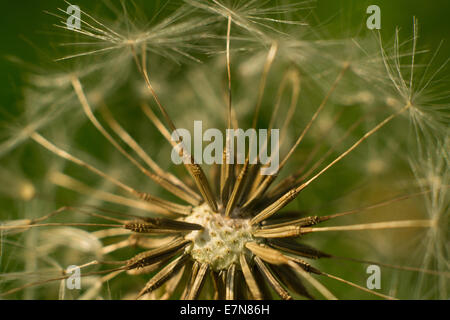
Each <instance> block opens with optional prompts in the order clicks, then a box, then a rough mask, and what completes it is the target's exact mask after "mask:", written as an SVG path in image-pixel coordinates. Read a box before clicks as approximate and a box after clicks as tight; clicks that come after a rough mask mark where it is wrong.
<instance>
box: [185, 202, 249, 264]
mask: <svg viewBox="0 0 450 320" xmlns="http://www.w3.org/2000/svg"><path fill="white" fill-rule="evenodd" d="M184 220H185V221H186V222H189V223H196V224H199V225H201V226H203V228H204V229H203V230H198V231H192V232H190V233H189V234H187V235H186V236H185V239H187V240H191V241H192V245H191V246H190V247H189V248H187V249H186V251H187V252H189V253H190V254H191V256H192V258H193V259H194V260H196V261H198V262H200V263H207V264H208V265H210V266H211V268H212V269H213V270H214V271H220V270H227V269H228V267H229V266H230V265H231V264H233V263H238V262H239V256H240V254H241V253H242V252H244V247H245V244H246V243H247V242H249V241H254V239H253V236H252V233H251V227H250V225H249V219H231V218H228V217H224V216H223V215H221V214H217V213H214V212H212V211H211V209H209V208H208V206H207V205H202V206H199V207H196V208H194V209H193V212H192V214H191V215H189V216H188V217H186V218H185V219H184Z"/></svg>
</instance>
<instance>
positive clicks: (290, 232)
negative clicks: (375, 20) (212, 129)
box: [0, 0, 450, 300]
mask: <svg viewBox="0 0 450 320" xmlns="http://www.w3.org/2000/svg"><path fill="white" fill-rule="evenodd" d="M168 3H169V2H168ZM66 4H67V5H72V4H71V3H66ZM312 4H313V3H312V2H310V1H305V2H300V3H298V2H295V3H290V2H289V1H286V4H278V3H276V4H274V5H272V2H270V1H263V3H261V2H259V1H219V0H212V1H197V0H186V1H183V2H181V4H179V6H177V7H176V8H175V9H171V7H170V6H169V10H166V11H168V13H164V15H163V14H161V12H163V11H162V10H163V9H167V8H166V7H165V6H163V7H162V8H161V11H158V12H159V14H161V15H162V17H161V18H159V17H158V15H156V17H154V18H153V19H149V20H145V18H143V19H144V23H143V24H141V25H143V27H141V25H140V24H139V23H138V22H139V21H138V20H134V18H133V15H132V14H131V13H129V12H128V10H129V7H128V6H127V5H125V4H122V8H120V9H118V8H115V7H114V9H111V11H112V12H113V13H115V14H116V15H117V16H118V18H117V20H113V21H108V19H106V18H105V19H104V20H105V21H104V20H103V19H102V18H101V17H96V16H95V17H94V15H93V14H90V13H88V12H86V11H84V10H83V7H82V6H80V8H81V12H80V16H81V20H80V27H79V28H69V27H67V25H66V20H67V19H68V16H67V15H68V13H67V12H66V11H65V10H63V9H60V10H59V11H58V13H50V14H52V15H54V16H55V17H56V18H57V19H59V20H60V24H58V25H57V27H59V28H62V29H64V30H63V31H64V32H65V33H70V34H71V35H73V36H74V37H75V40H73V42H69V43H64V50H66V49H67V48H71V49H69V53H68V54H66V55H64V56H62V57H60V58H58V59H57V62H58V63H68V67H67V68H68V69H69V70H70V71H63V72H57V73H55V74H51V73H47V72H45V73H46V74H45V75H43V74H34V75H33V76H31V80H30V81H31V83H32V86H33V89H29V91H27V93H26V94H27V97H28V99H27V100H26V101H25V103H30V101H31V104H32V105H33V108H34V109H33V108H32V109H31V111H27V112H30V114H29V116H30V118H29V119H31V121H28V122H27V123H26V125H24V126H18V129H17V128H15V130H12V134H11V136H10V137H9V138H8V139H6V140H5V141H4V142H2V143H1V144H0V155H4V154H9V153H14V149H16V148H21V145H22V144H30V145H33V147H38V150H39V153H40V154H41V156H42V154H44V151H45V152H46V153H45V155H44V156H43V157H48V156H50V157H51V158H48V160H46V161H44V162H47V163H46V165H48V166H46V168H45V170H43V171H45V174H44V176H45V177H44V178H43V179H42V180H43V181H44V182H43V183H39V185H41V186H45V188H42V189H36V188H37V187H35V186H34V185H33V183H32V182H28V181H27V179H22V180H21V179H18V178H16V177H14V176H13V173H8V172H6V171H5V172H2V171H3V169H1V170H0V176H2V177H8V178H9V177H10V176H11V179H12V180H14V181H16V183H17V184H16V185H15V187H17V188H16V189H15V191H14V196H15V197H17V198H19V199H20V200H21V201H34V200H32V199H34V198H37V199H38V200H39V201H42V203H47V204H48V202H49V201H48V199H47V198H50V202H51V203H54V204H56V203H59V202H60V199H59V195H58V191H57V190H59V189H60V188H61V189H68V190H69V191H75V193H78V194H81V195H83V198H77V197H78V196H73V195H72V196H70V197H69V198H71V200H72V201H73V202H67V200H66V199H65V196H62V198H63V200H62V202H63V205H62V206H60V207H57V206H56V207H55V208H53V209H52V210H48V206H44V207H46V209H45V210H47V211H46V212H45V213H42V211H41V212H39V214H38V213H37V212H36V213H33V214H30V215H28V214H25V215H24V216H23V217H22V218H21V219H10V220H9V219H5V220H3V218H2V224H1V225H0V232H1V241H2V252H7V251H9V250H10V247H11V248H13V247H17V248H18V250H23V251H24V252H27V251H35V252H31V253H26V254H24V257H25V258H24V262H20V263H16V265H18V266H21V265H22V266H24V268H23V270H25V271H23V272H19V271H18V270H19V269H17V270H15V271H9V272H3V271H2V273H1V274H0V276H1V277H2V278H3V279H4V280H2V282H1V283H0V285H1V286H0V288H1V289H0V297H2V298H11V297H15V298H17V297H21V294H22V293H23V294H25V296H26V295H27V294H28V295H30V296H31V297H33V296H34V294H35V293H36V291H35V290H40V289H39V288H43V287H45V286H49V287H51V288H54V289H55V290H54V291H53V292H54V293H55V294H51V295H56V296H57V297H59V298H62V299H63V298H65V297H66V294H68V293H67V291H68V290H67V289H66V285H65V284H66V280H67V279H69V278H70V277H71V274H70V273H69V274H68V273H67V270H66V267H65V266H68V265H74V264H75V265H76V266H78V267H79V269H80V271H81V273H80V276H81V278H82V287H83V291H82V293H80V295H79V298H81V299H93V298H103V297H104V295H105V290H106V289H105V287H108V288H109V284H110V283H111V284H112V283H113V282H115V281H117V283H118V284H117V286H116V287H114V288H113V289H112V291H113V292H114V290H117V292H120V297H121V298H127V299H188V300H192V299H199V298H200V299H269V298H276V299H285V300H290V299H293V298H302V299H303V298H306V299H337V298H339V295H338V294H337V293H335V290H334V289H335V288H339V289H338V291H339V292H341V290H344V291H345V290H355V291H351V292H352V293H354V292H357V293H358V294H359V293H363V294H365V295H366V296H364V297H368V298H374V297H376V298H383V299H397V298H402V297H403V296H405V297H413V295H410V296H407V295H405V294H404V293H403V292H407V291H408V290H406V291H401V290H399V291H400V292H401V296H398V295H397V294H396V293H398V292H397V290H396V289H392V290H384V288H383V287H382V288H381V289H380V290H376V289H369V288H367V287H366V286H365V285H364V284H365V280H364V281H359V282H358V281H356V280H353V279H352V280H349V279H346V278H345V277H344V276H340V269H339V267H340V266H344V265H346V263H349V264H352V265H364V266H367V265H377V266H380V267H381V268H383V270H391V271H392V272H399V273H400V276H399V275H398V274H394V273H392V274H390V275H391V278H392V279H397V278H399V279H411V278H409V277H413V278H412V279H413V280H414V283H415V285H416V292H417V294H419V293H420V292H424V291H425V292H428V293H427V294H428V295H429V296H428V298H441V299H442V298H443V299H445V298H448V289H447V282H448V278H449V277H450V273H449V271H448V246H447V245H446V243H447V242H448V205H449V195H448V192H447V190H448V185H449V175H448V167H449V166H448V150H449V148H448V147H449V146H448V145H449V139H448V119H449V118H448V101H446V100H445V99H446V97H447V96H448V89H446V88H445V86H442V84H441V79H440V78H439V75H440V73H441V72H442V70H445V67H446V63H447V62H448V59H447V60H446V61H445V63H444V64H442V65H440V66H437V68H435V67H434V65H433V60H434V59H435V57H436V55H432V57H431V61H430V62H429V63H427V64H425V67H423V65H420V66H419V67H418V66H417V59H419V58H421V57H422V56H421V55H422V54H423V55H425V54H426V52H425V51H421V50H419V49H418V46H417V38H418V23H417V21H416V20H415V19H414V21H413V37H412V39H411V40H410V41H406V42H404V43H403V42H400V41H401V40H400V35H399V31H398V30H397V31H396V33H395V37H394V40H393V45H392V47H389V46H387V45H386V44H385V43H384V42H383V39H382V37H381V35H380V32H378V31H376V30H375V31H371V34H370V36H368V37H361V38H357V37H355V38H352V39H322V38H321V37H319V36H318V34H319V32H318V31H317V30H316V29H315V27H314V26H311V25H310V23H309V21H308V20H307V19H305V20H299V16H297V14H300V13H303V12H310V10H311V6H312ZM136 11H137V12H138V13H139V10H138V9H136ZM164 12H165V11H164ZM118 13H120V14H118ZM305 16H308V15H307V14H306V15H305ZM122 20H123V21H122ZM74 48H76V49H74ZM405 48H406V49H408V50H405ZM82 59H85V60H82ZM202 59H203V60H202ZM80 60H81V61H82V62H78V61H80ZM165 61H172V64H170V66H169V63H167V64H166V62H165ZM78 63H80V64H78ZM179 66H185V68H186V71H185V70H180V68H181V67H179ZM177 68H178V69H177ZM172 69H174V70H175V71H173V70H172ZM165 72H167V73H165ZM171 72H173V74H175V76H174V75H173V74H171ZM442 88H444V89H442ZM49 92H50V93H49ZM44 98H45V99H44ZM114 99H116V100H114ZM194 106H195V107H194ZM196 109H198V110H196ZM196 112H197V113H196ZM119 114H121V115H120V116H119ZM35 115H36V116H35ZM128 116H129V117H130V118H127V117H128ZM200 116H203V118H208V121H207V122H208V124H209V125H214V123H215V124H216V125H217V126H220V128H221V131H223V132H225V131H226V130H231V129H234V130H236V129H238V128H245V129H255V130H256V129H267V132H268V135H267V136H266V140H265V141H264V144H263V146H264V147H263V149H262V150H259V153H258V154H257V157H258V159H259V158H260V157H261V156H262V154H263V153H264V152H265V151H267V149H268V148H269V146H270V145H272V144H271V142H272V139H274V137H272V136H271V134H270V132H271V130H272V129H275V128H279V132H280V135H279V142H280V144H279V147H278V148H277V150H276V152H279V155H280V158H279V160H280V161H279V164H278V159H277V162H276V163H277V168H278V170H277V171H276V173H275V174H270V175H265V174H262V172H263V171H262V170H261V169H262V168H265V167H269V166H270V165H271V163H270V162H271V160H272V161H274V159H273V158H270V157H269V162H264V163H261V162H257V163H254V162H253V161H251V160H250V159H251V147H250V146H248V148H247V151H246V152H245V155H244V156H245V161H244V162H243V163H240V162H237V161H229V160H230V157H231V156H230V155H231V154H232V155H233V157H236V153H235V152H234V151H235V148H236V144H230V141H229V136H228V135H226V137H227V140H226V141H225V143H224V145H223V148H222V150H223V153H222V154H221V155H220V157H221V159H222V162H221V163H219V164H218V163H213V164H212V165H209V166H207V165H202V166H201V165H200V164H198V163H196V162H195V161H193V155H192V154H190V152H189V150H190V149H189V148H181V149H175V147H176V146H177V144H179V143H183V139H182V137H178V139H175V140H174V139H173V137H174V135H175V136H176V132H177V129H178V128H180V127H181V126H183V127H189V126H191V125H192V124H193V123H194V121H198V120H200V119H199V118H198V117H200ZM29 119H28V120H29ZM64 119H65V120H64ZM224 119H225V120H224ZM217 120H219V121H221V122H220V123H219V124H217ZM64 121H67V126H66V125H65V123H64ZM398 122H400V123H401V125H399V124H397V123H398ZM408 122H409V128H410V129H411V130H409V132H408V133H406V130H404V127H403V126H407V127H408V124H407V123H408ZM179 123H182V125H180V124H179ZM150 125H152V129H151V130H153V131H149V130H150V129H148V128H149V127H150ZM53 126H55V127H54V128H53ZM383 133H384V134H383ZM411 136H412V138H411ZM80 137H82V138H81V140H83V141H82V142H81V143H80V141H79V140H80ZM276 138H277V139H278V136H277V137H276ZM90 139H92V141H90ZM145 139H150V140H152V141H153V144H146V145H144V144H143V141H145ZM248 142H249V145H251V144H252V138H249V139H248ZM89 143H92V144H93V145H94V146H93V147H90V151H88V150H89V148H87V149H84V150H83V151H80V150H77V148H78V147H80V146H81V148H83V147H82V146H83V144H84V145H89ZM260 143H261V141H260ZM372 143H373V144H372ZM163 145H164V146H163ZM366 145H369V148H368V149H363V151H360V150H361V149H362V148H364V146H366ZM230 146H232V148H233V150H230V148H231V147H230ZM260 146H261V144H260ZM380 146H382V147H380ZM105 148H111V150H112V151H105V150H107V149H105ZM171 148H174V149H173V150H177V151H178V152H179V156H180V158H182V159H187V160H190V161H183V162H182V163H181V164H177V165H175V164H173V163H171V162H172V160H171V151H172V149H171ZM108 150H109V149H108ZM271 151H272V156H273V154H274V149H273V147H272V148H271ZM104 152H105V153H104ZM358 152H359V153H358ZM217 156H218V155H217V154H216V157H217ZM46 159H47V158H46ZM50 159H51V160H50ZM355 159H356V160H355ZM52 161H55V162H54V163H53V162H52ZM405 164H406V165H405ZM405 168H407V169H405ZM133 170H134V171H133ZM132 172H134V173H132ZM362 172H364V173H362ZM77 176H78V177H80V178H76V177H77ZM327 176H328V177H329V178H327ZM144 179H145V180H144ZM144 181H145V182H144ZM322 181H325V186H324V187H323V189H320V187H319V189H314V186H316V185H320V183H321V182H322ZM49 183H50V184H51V185H52V187H49V186H48V185H49ZM37 185H38V183H36V186H37ZM55 186H56V190H54V189H55ZM365 188H366V189H367V190H365ZM311 189H312V190H313V191H310V190H311ZM377 189H379V190H380V191H377ZM44 190H45V191H44ZM330 190H331V191H330ZM349 190H350V191H349ZM385 190H387V191H385ZM16 191H17V192H16ZM382 191H383V192H382ZM399 191H401V192H399ZM51 192H53V195H52V196H49V194H50V193H51ZM377 192H380V193H381V194H382V195H383V196H382V197H381V198H382V199H381V200H380V197H379V196H377ZM331 194H332V196H330V195H331ZM362 194H365V195H366V196H367V198H369V201H365V202H364V204H363V205H356V206H355V205H354V204H355V202H352V200H351V199H350V200H349V198H358V197H361V195H362ZM372 199H375V200H372ZM303 201H304V202H303ZM339 201H342V203H343V205H339V204H338V205H337V204H336V202H339ZM308 202H309V203H310V204H311V205H310V206H309V207H308V206H306V205H305V204H307V203H308ZM411 202H412V203H411ZM348 203H350V206H349V204H348ZM405 203H406V204H405ZM352 205H353V206H352ZM402 206H403V207H402ZM344 207H345V209H343V208H344ZM395 208H396V209H395ZM397 210H398V211H397ZM324 212H326V213H324ZM377 215H380V216H382V217H383V218H380V217H377ZM352 219H355V220H352ZM364 219H367V220H364ZM341 221H343V222H341ZM405 230H406V231H405ZM397 231H399V232H400V234H399V236H398V238H396V236H395V235H394V236H392V235H391V234H389V235H387V236H386V237H383V234H384V233H385V232H397ZM359 232H360V233H361V234H363V236H362V237H363V238H364V237H366V236H365V235H364V234H365V233H367V234H368V236H367V237H368V238H369V237H372V238H373V239H374V240H373V241H374V242H376V245H375V247H377V246H378V247H379V250H380V251H382V252H383V251H389V250H391V249H392V248H395V249H397V247H399V248H400V247H402V246H404V249H403V250H401V249H399V250H400V251H401V252H402V255H403V254H404V255H406V256H408V254H407V253H408V250H410V249H411V248H409V249H408V247H407V244H408V243H410V244H411V245H412V246H413V245H414V243H416V242H415V241H417V237H420V239H421V240H420V242H421V243H422V245H423V246H424V247H425V249H424V251H423V252H422V251H421V252H420V254H419V255H420V258H418V259H416V260H413V264H399V263H395V262H393V263H391V262H389V260H387V259H384V258H381V257H382V256H383V255H381V256H380V259H375V258H373V259H372V258H371V257H372V255H371V254H368V255H365V256H364V255H363V257H361V255H360V254H358V252H357V251H358V250H357V249H355V251H354V253H355V255H349V254H348V253H347V254H340V253H339V251H340V250H339V248H336V246H335V245H334V244H333V243H332V242H334V241H338V240H335V239H336V238H331V240H327V239H326V235H328V234H338V236H341V235H342V234H345V235H346V236H347V235H351V234H353V233H359ZM402 232H406V233H402ZM375 234H377V235H375ZM323 235H324V237H323ZM312 236H316V238H315V239H316V240H315V241H311V240H308V239H310V237H312ZM11 239H13V240H11ZM327 241H328V242H327ZM355 245H356V246H357V244H355ZM60 246H67V247H69V248H70V247H72V249H75V251H79V252H84V253H86V254H87V253H90V254H92V253H94V257H90V259H85V257H83V254H80V255H75V258H76V260H77V261H76V262H75V261H74V259H73V257H67V256H65V255H66V254H65V253H64V252H65V251H64V250H62V249H61V248H59V247H60ZM33 248H35V249H33ZM386 248H389V249H386ZM336 249H337V251H338V252H337V253H335V252H334V251H333V250H336ZM69 252H72V250H69ZM392 252H394V251H392ZM392 255H394V254H392ZM421 255H423V256H421ZM13 258H14V257H13V256H11V259H13ZM15 259H17V258H15ZM59 259H61V260H60V261H64V262H61V263H60V262H58V260H59ZM41 260H42V261H41ZM66 260H67V261H71V262H70V263H69V262H66ZM324 260H325V261H328V262H329V264H328V265H327V264H321V263H322V261H324ZM30 261H34V263H31V262H30ZM417 261H420V264H417ZM41 264H44V265H47V266H48V265H50V266H52V268H50V270H43V269H42V270H41V268H40V267H38V266H39V265H41ZM342 268H344V267H342ZM383 272H384V271H383ZM362 273H364V272H362ZM388 274H389V273H388ZM383 277H384V276H383ZM402 277H404V278H402ZM119 278H120V279H119ZM129 279H134V280H129ZM24 280H25V281H24ZM392 281H393V282H395V281H394V280H392ZM399 281H400V280H399ZM408 281H410V280H405V283H406V282H408ZM58 283H59V288H58V287H57V286H55V284H58ZM341 286H342V287H341ZM341 288H345V289H341ZM108 290H110V289H108ZM110 297H111V298H112V297H113V296H111V292H110ZM116 297H119V295H117V296H116V295H115V296H114V298H116Z"/></svg>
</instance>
